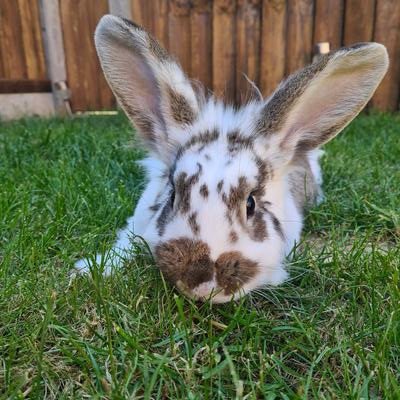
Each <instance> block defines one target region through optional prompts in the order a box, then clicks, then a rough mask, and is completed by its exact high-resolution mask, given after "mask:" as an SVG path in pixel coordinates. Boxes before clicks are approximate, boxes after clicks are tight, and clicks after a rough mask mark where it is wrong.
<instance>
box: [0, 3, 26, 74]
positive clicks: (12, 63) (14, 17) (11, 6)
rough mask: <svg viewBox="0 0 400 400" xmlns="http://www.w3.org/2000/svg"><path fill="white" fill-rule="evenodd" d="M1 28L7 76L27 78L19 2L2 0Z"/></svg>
mask: <svg viewBox="0 0 400 400" xmlns="http://www.w3.org/2000/svg"><path fill="white" fill-rule="evenodd" d="M0 29H1V32H0V33H1V40H0V46H1V47H2V56H3V57H2V58H3V69H4V75H5V76H4V77H5V78H14V79H18V78H27V77H28V74H27V70H26V65H25V54H24V44H23V41H22V35H21V30H22V26H21V15H20V12H19V6H18V3H14V2H11V1H0Z"/></svg>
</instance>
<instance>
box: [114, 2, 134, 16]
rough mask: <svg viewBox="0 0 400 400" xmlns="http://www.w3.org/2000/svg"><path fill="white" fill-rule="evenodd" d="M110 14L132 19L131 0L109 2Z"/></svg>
mask: <svg viewBox="0 0 400 400" xmlns="http://www.w3.org/2000/svg"><path fill="white" fill-rule="evenodd" d="M108 8H109V9H110V14H113V15H117V16H119V17H124V18H127V19H132V9H131V2H130V0H108Z"/></svg>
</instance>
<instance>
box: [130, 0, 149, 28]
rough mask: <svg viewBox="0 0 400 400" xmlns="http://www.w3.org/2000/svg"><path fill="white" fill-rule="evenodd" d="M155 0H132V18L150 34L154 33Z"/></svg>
mask: <svg viewBox="0 0 400 400" xmlns="http://www.w3.org/2000/svg"><path fill="white" fill-rule="evenodd" d="M154 6H155V2H154V0H150V1H149V0H132V2H131V10H132V19H133V21H135V23H136V24H138V25H140V26H143V27H144V28H146V30H147V31H149V32H150V33H151V34H154V33H155V18H154V14H155V7H154Z"/></svg>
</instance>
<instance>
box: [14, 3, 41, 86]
mask: <svg viewBox="0 0 400 400" xmlns="http://www.w3.org/2000/svg"><path fill="white" fill-rule="evenodd" d="M17 3H18V8H19V12H20V16H21V33H22V43H23V50H24V55H25V57H24V58H25V65H26V77H27V78H28V79H46V75H47V74H46V62H45V57H44V48H43V39H42V30H41V27H40V11H39V1H38V0H36V1H26V0H18V1H17ZM15 6H17V5H15Z"/></svg>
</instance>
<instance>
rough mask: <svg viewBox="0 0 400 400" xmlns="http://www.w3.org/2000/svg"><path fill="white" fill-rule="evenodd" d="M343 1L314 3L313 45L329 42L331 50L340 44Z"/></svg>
mask: <svg viewBox="0 0 400 400" xmlns="http://www.w3.org/2000/svg"><path fill="white" fill-rule="evenodd" d="M343 6H344V4H343V0H329V1H326V0H316V1H315V22H314V23H315V28H314V44H316V43H319V42H329V44H330V48H331V50H334V49H338V48H339V47H340V46H341V44H342V30H343V29H342V27H343Z"/></svg>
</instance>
